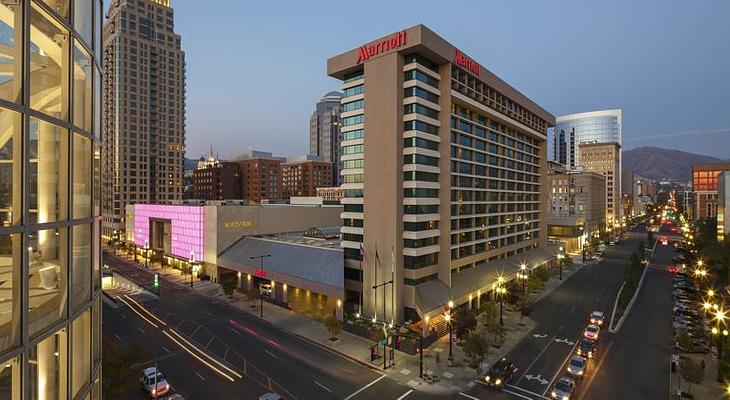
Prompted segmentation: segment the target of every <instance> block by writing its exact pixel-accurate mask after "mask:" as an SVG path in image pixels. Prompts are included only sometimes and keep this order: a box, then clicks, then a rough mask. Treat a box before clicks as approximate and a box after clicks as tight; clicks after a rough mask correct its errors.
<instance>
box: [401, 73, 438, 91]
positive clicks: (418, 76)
mask: <svg viewBox="0 0 730 400" xmlns="http://www.w3.org/2000/svg"><path fill="white" fill-rule="evenodd" d="M413 79H415V80H417V81H420V82H423V83H425V84H427V85H430V86H433V87H435V88H438V87H439V81H438V79H435V78H433V77H432V76H430V75H428V74H426V73H424V72H422V71H419V70H417V69H412V70H410V71H406V72H405V73H404V78H403V80H404V81H409V80H413Z"/></svg>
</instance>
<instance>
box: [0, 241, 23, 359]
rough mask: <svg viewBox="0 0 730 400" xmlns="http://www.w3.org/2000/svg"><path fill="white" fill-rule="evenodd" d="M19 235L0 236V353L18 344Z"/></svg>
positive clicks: (21, 246)
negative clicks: (0, 299)
mask: <svg viewBox="0 0 730 400" xmlns="http://www.w3.org/2000/svg"><path fill="white" fill-rule="evenodd" d="M21 238H22V236H21V234H19V233H15V234H9V235H0V271H1V272H2V275H3V278H2V279H3V281H4V283H3V286H2V289H3V294H2V297H3V301H2V302H1V303H0V351H3V350H7V349H10V348H11V347H13V346H15V345H17V344H18V342H19V338H20V332H19V331H20V324H19V322H20V318H19V317H20V316H19V315H17V314H18V313H17V308H18V307H16V306H17V305H18V304H20V285H19V284H18V282H20V280H21V278H20V277H21V274H22V269H21V255H22V254H21V252H22V248H23V245H22V243H21Z"/></svg>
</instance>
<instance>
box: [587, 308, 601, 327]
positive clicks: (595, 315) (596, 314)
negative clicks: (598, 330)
mask: <svg viewBox="0 0 730 400" xmlns="http://www.w3.org/2000/svg"><path fill="white" fill-rule="evenodd" d="M603 319H604V316H603V311H593V312H592V313H591V317H590V318H589V320H590V321H591V324H593V325H599V326H600V325H603Z"/></svg>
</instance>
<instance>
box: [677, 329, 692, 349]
mask: <svg viewBox="0 0 730 400" xmlns="http://www.w3.org/2000/svg"><path fill="white" fill-rule="evenodd" d="M676 342H677V347H678V348H679V350H682V351H688V350H690V347H692V338H691V337H690V336H689V334H688V333H687V332H680V333H679V334H677V339H676Z"/></svg>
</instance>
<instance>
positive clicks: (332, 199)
mask: <svg viewBox="0 0 730 400" xmlns="http://www.w3.org/2000/svg"><path fill="white" fill-rule="evenodd" d="M344 195H345V189H343V188H341V187H339V186H337V187H320V188H317V197H321V198H322V200H323V201H324V202H326V203H339V202H340V200H341V199H342V197H343V196H344Z"/></svg>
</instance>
